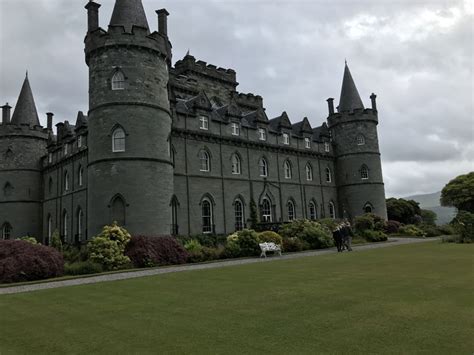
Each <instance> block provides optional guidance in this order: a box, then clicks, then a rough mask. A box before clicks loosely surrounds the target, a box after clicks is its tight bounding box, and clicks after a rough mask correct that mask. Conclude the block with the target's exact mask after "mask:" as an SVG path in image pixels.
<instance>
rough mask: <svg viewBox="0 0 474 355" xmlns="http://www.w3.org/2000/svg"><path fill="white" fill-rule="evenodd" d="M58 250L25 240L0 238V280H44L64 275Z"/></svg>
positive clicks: (61, 257)
mask: <svg viewBox="0 0 474 355" xmlns="http://www.w3.org/2000/svg"><path fill="white" fill-rule="evenodd" d="M63 272H64V259H63V256H62V255H61V253H59V252H58V251H57V250H55V249H53V248H50V247H46V246H43V245H40V244H36V245H34V244H31V243H28V242H26V241H23V240H0V282H1V283H4V282H5V283H7V282H22V281H34V280H42V279H47V278H51V277H58V276H61V275H63Z"/></svg>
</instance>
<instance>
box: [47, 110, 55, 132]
mask: <svg viewBox="0 0 474 355" xmlns="http://www.w3.org/2000/svg"><path fill="white" fill-rule="evenodd" d="M53 116H54V113H52V112H48V113H46V117H47V118H48V127H47V128H48V131H50V132H52V131H53Z"/></svg>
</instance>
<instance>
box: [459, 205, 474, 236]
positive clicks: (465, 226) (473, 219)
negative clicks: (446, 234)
mask: <svg viewBox="0 0 474 355" xmlns="http://www.w3.org/2000/svg"><path fill="white" fill-rule="evenodd" d="M454 220H455V223H456V224H455V225H454V226H455V229H456V231H457V232H458V233H459V234H460V236H461V242H462V243H472V242H474V213H470V212H467V211H459V212H458V214H457V216H456V218H455V219H454Z"/></svg>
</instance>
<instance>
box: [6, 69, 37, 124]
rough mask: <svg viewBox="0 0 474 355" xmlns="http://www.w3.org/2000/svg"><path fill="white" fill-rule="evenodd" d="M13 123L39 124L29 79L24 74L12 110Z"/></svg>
mask: <svg viewBox="0 0 474 355" xmlns="http://www.w3.org/2000/svg"><path fill="white" fill-rule="evenodd" d="M11 122H12V123H13V124H17V125H20V124H29V125H30V126H39V125H40V123H39V118H38V111H36V105H35V100H34V98H33V93H32V92H31V87H30V81H29V80H28V74H26V77H25V81H24V82H23V86H22V87H21V91H20V96H19V97H18V101H17V103H16V106H15V111H14V112H13V116H12V120H11Z"/></svg>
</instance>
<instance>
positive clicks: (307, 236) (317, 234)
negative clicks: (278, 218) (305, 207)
mask: <svg viewBox="0 0 474 355" xmlns="http://www.w3.org/2000/svg"><path fill="white" fill-rule="evenodd" d="M280 234H281V235H282V236H283V237H284V238H292V237H297V238H299V239H300V240H301V241H304V242H306V243H307V244H308V245H309V248H310V249H321V248H329V247H331V246H333V241H332V235H331V233H330V232H329V230H328V229H327V228H326V227H325V226H322V225H321V224H319V223H317V222H314V221H308V220H306V219H300V220H295V221H292V222H291V223H288V224H285V225H284V226H283V227H282V228H281V229H280Z"/></svg>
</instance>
